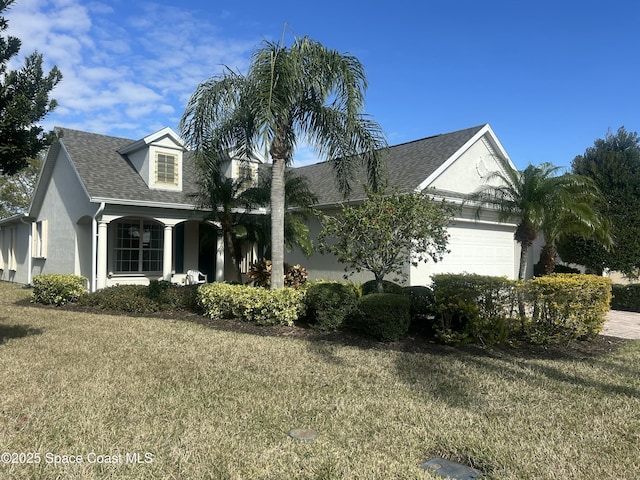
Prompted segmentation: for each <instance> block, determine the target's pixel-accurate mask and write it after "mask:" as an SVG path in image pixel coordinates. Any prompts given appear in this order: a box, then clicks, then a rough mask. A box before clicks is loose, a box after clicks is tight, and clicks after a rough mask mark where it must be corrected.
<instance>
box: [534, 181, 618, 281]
mask: <svg viewBox="0 0 640 480" xmlns="http://www.w3.org/2000/svg"><path fill="white" fill-rule="evenodd" d="M573 176H574V177H575V176H577V175H573ZM580 180H582V181H585V187H586V188H583V189H581V190H580V191H576V192H573V193H572V198H571V205H572V208H571V209H566V208H557V209H549V211H548V212H547V215H546V216H545V218H544V220H543V223H542V225H541V226H540V231H541V232H542V235H543V236H544V240H545V245H544V246H543V247H542V250H541V251H540V260H539V265H540V267H541V270H540V273H541V274H543V275H549V274H550V273H553V270H554V269H555V265H556V257H557V256H558V247H557V246H558V242H559V241H561V240H563V239H564V238H566V237H567V236H569V235H578V236H579V237H582V238H593V239H594V240H595V241H597V242H598V243H599V244H601V245H602V246H603V247H604V248H605V249H606V250H608V249H609V248H610V247H611V245H612V244H613V238H612V236H611V222H610V221H609V219H608V218H606V217H605V216H604V215H602V214H601V213H600V212H599V210H598V209H597V208H596V203H595V202H596V199H597V197H598V195H599V190H598V189H597V187H596V185H595V183H593V182H592V181H591V179H590V178H588V177H584V178H581V179H580Z"/></svg>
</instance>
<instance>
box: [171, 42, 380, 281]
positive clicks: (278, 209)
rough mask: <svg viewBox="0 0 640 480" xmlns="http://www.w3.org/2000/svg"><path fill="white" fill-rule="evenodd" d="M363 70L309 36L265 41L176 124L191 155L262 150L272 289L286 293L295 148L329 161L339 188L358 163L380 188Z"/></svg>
mask: <svg viewBox="0 0 640 480" xmlns="http://www.w3.org/2000/svg"><path fill="white" fill-rule="evenodd" d="M366 88H367V82H366V77H365V74H364V68H363V66H362V64H361V63H360V62H359V61H358V60H357V59H356V58H355V57H353V56H351V55H347V54H341V53H339V52H337V51H335V50H331V49H329V48H327V47H325V46H323V45H322V44H320V43H318V42H316V41H314V40H311V39H309V38H308V37H302V38H296V39H295V40H294V42H293V44H292V45H291V46H290V47H287V46H285V45H283V44H282V43H272V42H265V43H264V44H263V45H262V46H261V47H260V48H259V49H258V50H257V51H256V52H255V53H254V55H253V57H252V59H251V64H250V66H249V69H248V72H247V74H246V75H242V74H240V73H234V72H232V71H230V70H229V71H227V72H225V73H224V74H222V75H221V76H218V77H214V78H211V79H210V80H207V81H205V82H204V83H202V84H200V85H199V86H198V88H197V89H196V91H195V93H194V94H193V96H192V97H191V99H190V101H189V103H188V105H187V109H186V111H185V113H184V115H183V118H182V121H181V130H182V133H183V135H184V137H185V138H186V139H187V141H188V142H189V143H190V144H191V145H192V147H194V149H195V151H196V152H201V153H204V152H207V151H210V150H221V151H232V152H234V153H235V154H237V155H238V156H239V157H240V158H250V157H251V156H252V155H253V152H254V150H255V149H256V148H261V147H264V149H265V150H266V151H267V152H268V154H269V156H270V158H271V164H272V168H271V179H272V180H271V198H270V211H271V258H272V262H273V271H274V272H283V275H274V276H273V278H272V282H271V288H272V289H277V288H282V287H283V286H284V214H285V205H284V199H285V190H284V188H285V168H286V166H287V165H290V164H291V162H292V160H293V154H294V151H295V148H296V146H297V145H298V143H299V142H300V141H303V140H304V141H306V142H307V143H308V144H309V145H310V146H311V147H312V148H313V149H315V151H316V152H317V153H318V155H319V156H321V157H324V158H327V159H329V161H331V162H332V164H333V167H334V171H335V173H336V177H337V180H338V183H339V185H340V188H341V189H342V191H343V192H344V193H345V195H346V194H347V193H348V192H349V189H350V181H351V180H352V174H353V171H354V166H355V162H356V160H362V161H364V163H365V164H366V165H367V171H368V174H369V182H370V184H371V185H372V186H373V187H374V188H377V187H378V185H379V182H380V172H381V159H380V155H379V151H380V149H381V148H382V147H384V146H386V142H385V140H384V136H383V135H382V131H381V129H380V127H379V125H378V124H377V123H376V122H374V121H373V120H371V119H370V118H368V117H367V116H365V115H364V114H363V113H362V112H363V109H364V94H365V91H366Z"/></svg>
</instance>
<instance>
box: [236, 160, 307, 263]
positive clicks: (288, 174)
mask: <svg viewBox="0 0 640 480" xmlns="http://www.w3.org/2000/svg"><path fill="white" fill-rule="evenodd" d="M268 173H269V172H268V170H266V169H265V170H262V171H261V174H260V176H259V178H258V185H257V186H256V187H254V188H251V189H249V190H247V191H246V192H245V194H244V196H245V198H247V199H248V200H249V201H250V202H252V203H253V204H254V205H258V206H267V205H268V204H269V201H270V192H271V176H270V175H269V174H268ZM284 191H285V202H284V203H285V214H284V247H285V250H286V251H288V252H290V251H291V250H292V249H293V247H294V246H297V247H298V248H300V250H301V251H302V252H303V253H304V254H305V255H307V256H309V255H311V254H312V253H313V245H312V242H311V238H310V236H309V227H308V226H307V220H308V219H309V218H310V217H312V216H314V215H315V214H316V211H315V210H314V209H313V207H312V205H315V204H316V203H317V201H318V197H317V196H316V195H315V194H314V193H313V192H311V189H310V188H309V182H308V180H307V178H306V177H300V176H296V175H295V174H294V173H293V171H292V170H286V171H285V188H284ZM245 226H246V239H247V240H249V241H254V242H258V243H260V244H261V245H262V246H263V248H264V256H265V258H268V259H271V218H270V216H265V215H260V216H253V217H251V221H250V222H247V223H246V224H245Z"/></svg>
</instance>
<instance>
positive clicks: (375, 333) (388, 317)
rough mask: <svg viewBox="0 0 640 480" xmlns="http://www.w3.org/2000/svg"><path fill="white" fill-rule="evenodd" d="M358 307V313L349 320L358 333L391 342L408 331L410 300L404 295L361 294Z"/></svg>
mask: <svg viewBox="0 0 640 480" xmlns="http://www.w3.org/2000/svg"><path fill="white" fill-rule="evenodd" d="M358 307H359V310H360V314H359V315H357V316H355V317H354V318H353V320H352V321H351V322H350V324H351V327H352V328H353V329H354V330H355V331H357V332H358V333H361V334H364V335H365V336H367V337H371V338H374V339H376V340H380V341H383V342H393V341H396V340H399V339H400V338H402V337H403V336H404V335H406V334H407V332H408V331H409V322H410V321H411V313H410V311H411V300H410V299H409V297H407V296H406V295H398V294H393V293H372V294H370V295H363V296H362V298H360V301H359V305H358Z"/></svg>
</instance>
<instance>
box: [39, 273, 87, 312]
mask: <svg viewBox="0 0 640 480" xmlns="http://www.w3.org/2000/svg"><path fill="white" fill-rule="evenodd" d="M86 284H87V279H86V278H84V277H81V276H79V275H72V274H57V273H53V274H43V275H36V276H35V277H33V292H32V293H31V301H32V302H34V303H43V304H45V305H56V306H60V305H64V304H65V303H69V302H77V301H78V300H79V299H80V298H82V297H83V296H85V295H86V294H87V289H86V288H85V285H86Z"/></svg>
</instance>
